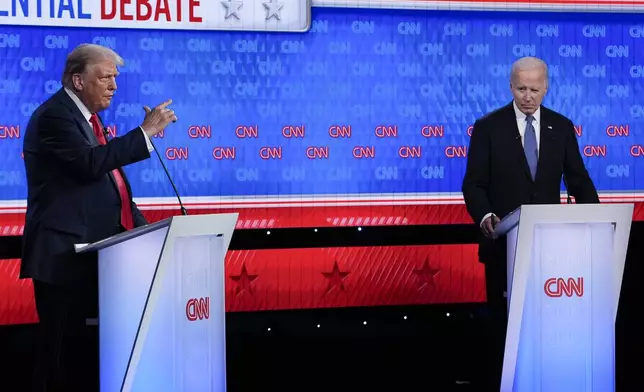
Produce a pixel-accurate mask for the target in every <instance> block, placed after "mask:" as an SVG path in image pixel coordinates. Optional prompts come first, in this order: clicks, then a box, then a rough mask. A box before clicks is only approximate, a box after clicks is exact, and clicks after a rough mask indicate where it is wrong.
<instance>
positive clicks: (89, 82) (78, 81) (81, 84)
mask: <svg viewBox="0 0 644 392" xmlns="http://www.w3.org/2000/svg"><path fill="white" fill-rule="evenodd" d="M118 75H119V72H118V70H117V68H116V64H115V63H114V60H111V59H106V58H104V57H98V58H97V60H96V61H94V62H92V63H90V64H88V66H87V68H86V69H85V72H83V73H78V74H74V75H73V76H72V82H73V83H74V88H75V89H76V92H77V94H78V96H79V98H80V100H81V101H82V102H83V103H84V104H85V106H87V108H88V109H89V110H90V111H91V112H92V113H98V112H100V111H102V110H105V109H107V108H108V107H109V106H110V104H111V103H112V97H113V96H114V93H115V92H116V88H117V86H116V77H117V76H118Z"/></svg>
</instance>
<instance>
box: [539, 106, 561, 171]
mask: <svg viewBox="0 0 644 392" xmlns="http://www.w3.org/2000/svg"><path fill="white" fill-rule="evenodd" d="M540 125H541V128H540V129H541V130H540V135H539V162H538V163H537V177H538V176H539V173H542V172H544V170H546V168H547V166H546V165H547V164H548V162H555V161H556V160H552V159H550V153H551V152H552V149H553V147H554V146H553V143H555V142H556V137H555V136H556V135H555V128H554V126H553V121H552V117H551V116H550V112H548V110H546V109H545V108H544V107H543V106H542V107H541V124H540Z"/></svg>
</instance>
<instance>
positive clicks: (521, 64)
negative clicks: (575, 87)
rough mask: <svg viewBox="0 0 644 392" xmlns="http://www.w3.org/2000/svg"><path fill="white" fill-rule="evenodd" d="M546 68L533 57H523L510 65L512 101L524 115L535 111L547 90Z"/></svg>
mask: <svg viewBox="0 0 644 392" xmlns="http://www.w3.org/2000/svg"><path fill="white" fill-rule="evenodd" d="M547 74H548V68H547V66H546V64H545V63H544V62H543V61H541V60H539V59H537V58H534V57H524V58H522V59H519V60H518V61H517V62H515V63H514V64H513V65H512V75H511V77H510V89H511V90H512V96H513V97H514V102H515V103H516V105H517V106H518V107H519V110H521V112H523V113H524V114H525V115H531V114H534V112H536V111H537V109H538V108H539V106H540V105H541V102H542V101H543V97H544V96H545V95H546V92H547V91H548V75H547Z"/></svg>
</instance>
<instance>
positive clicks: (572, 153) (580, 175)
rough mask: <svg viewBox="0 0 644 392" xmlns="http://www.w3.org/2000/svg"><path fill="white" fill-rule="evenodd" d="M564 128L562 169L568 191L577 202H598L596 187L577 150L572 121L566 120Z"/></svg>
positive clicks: (577, 144) (577, 145)
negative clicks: (566, 130) (564, 142)
mask: <svg viewBox="0 0 644 392" xmlns="http://www.w3.org/2000/svg"><path fill="white" fill-rule="evenodd" d="M566 128H568V129H569V131H568V132H567V135H566V152H565V154H566V156H565V157H564V168H563V169H564V175H565V176H566V182H567V184H568V191H569V192H570V194H571V195H572V196H574V197H575V202H577V203H580V204H581V203H599V196H598V195H597V189H595V185H594V184H593V180H592V179H591V178H590V176H589V175H588V171H587V170H586V166H585V165H584V161H583V159H582V157H581V153H580V152H579V143H578V142H577V136H576V134H575V128H574V125H573V123H572V122H571V121H568V124H567V126H566Z"/></svg>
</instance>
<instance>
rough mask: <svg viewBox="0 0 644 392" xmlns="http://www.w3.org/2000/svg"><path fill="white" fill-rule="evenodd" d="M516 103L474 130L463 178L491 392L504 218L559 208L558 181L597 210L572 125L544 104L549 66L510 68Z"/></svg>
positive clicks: (502, 295)
mask: <svg viewBox="0 0 644 392" xmlns="http://www.w3.org/2000/svg"><path fill="white" fill-rule="evenodd" d="M510 89H511V92H512V96H513V98H514V99H513V101H512V102H511V103H510V104H508V105H506V106H505V107H502V108H500V109H498V110H496V111H494V112H492V113H489V114H487V115H486V116H484V117H482V118H480V119H478V120H477V121H476V122H475V124H474V130H473V131H472V137H471V140H470V146H469V150H468V157H467V169H466V172H465V177H464V178H463V197H464V199H465V205H466V206H467V210H468V212H469V214H470V216H471V217H472V219H473V220H474V222H476V224H477V225H480V227H481V234H482V236H481V238H480V242H479V260H480V261H481V262H482V263H484V264H485V280H486V291H487V306H488V321H489V322H488V332H489V335H488V339H487V340H488V342H489V344H490V346H489V350H488V358H487V363H488V364H489V365H490V368H489V369H488V371H487V375H488V376H489V378H490V379H489V380H488V382H489V384H488V387H487V388H486V390H490V391H492V390H497V391H498V390H499V387H500V383H501V371H502V366H503V351H504V347H505V330H506V326H507V311H508V310H507V299H506V292H507V283H506V282H507V280H506V276H507V272H506V242H505V239H504V238H499V239H496V240H494V241H493V240H492V237H493V233H494V227H495V226H496V224H497V223H498V222H499V220H500V219H503V217H504V216H505V215H507V214H509V213H511V212H512V211H514V210H515V209H517V208H518V207H520V206H521V205H523V204H557V203H560V202H561V196H560V195H561V193H560V192H561V179H562V176H563V178H564V183H565V184H566V186H567V188H568V191H569V192H570V194H571V195H573V196H574V198H575V201H576V202H577V203H599V197H598V195H597V190H596V189H595V186H594V184H593V181H592V180H591V178H590V176H589V175H588V171H587V170H586V167H585V166H584V162H583V160H582V158H581V154H580V151H579V144H578V143H577V136H576V133H575V129H574V125H573V123H572V121H570V120H569V119H568V118H566V117H564V116H563V115H561V114H559V113H556V112H554V111H552V110H550V109H548V108H546V107H544V106H543V105H542V104H541V102H542V101H543V98H544V96H545V94H546V92H547V91H548V66H547V65H546V64H545V63H544V62H543V61H542V60H540V59H538V58H535V57H524V58H521V59H519V60H517V61H516V62H515V63H514V64H513V65H512V72H511V75H510Z"/></svg>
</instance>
